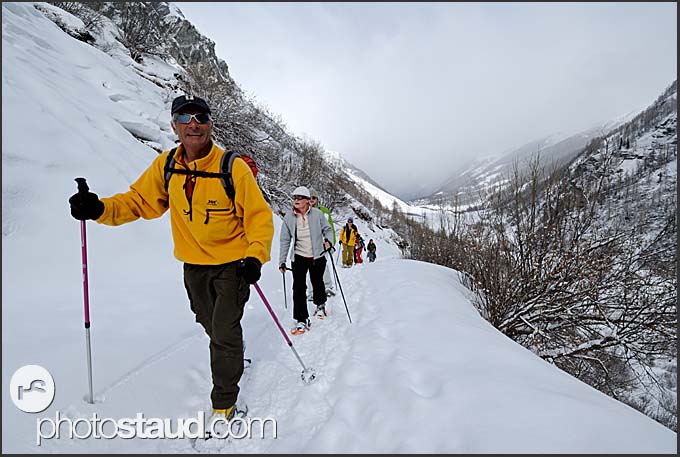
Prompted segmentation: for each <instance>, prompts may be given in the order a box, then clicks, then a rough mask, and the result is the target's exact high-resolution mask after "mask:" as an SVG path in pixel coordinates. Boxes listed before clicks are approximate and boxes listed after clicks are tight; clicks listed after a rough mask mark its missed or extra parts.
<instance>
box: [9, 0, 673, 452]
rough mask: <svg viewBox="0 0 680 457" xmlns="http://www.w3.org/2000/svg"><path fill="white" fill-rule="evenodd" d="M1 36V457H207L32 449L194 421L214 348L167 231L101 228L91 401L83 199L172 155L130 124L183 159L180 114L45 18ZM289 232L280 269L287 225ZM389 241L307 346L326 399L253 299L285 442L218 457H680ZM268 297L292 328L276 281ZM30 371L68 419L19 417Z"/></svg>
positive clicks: (13, 25) (97, 232) (249, 378)
mask: <svg viewBox="0 0 680 457" xmlns="http://www.w3.org/2000/svg"><path fill="white" fill-rule="evenodd" d="M2 20H3V28H2V29H3V32H2V33H3V37H2V40H3V51H4V52H3V76H2V77H3V81H2V90H3V100H2V103H3V106H2V108H3V114H4V115H3V125H2V129H3V140H2V141H3V155H2V165H3V189H2V210H3V252H2V255H3V257H2V263H3V277H2V282H3V284H2V285H3V288H2V289H3V292H2V293H3V295H2V300H3V307H2V317H3V320H2V325H3V328H2V330H3V332H2V339H3V340H2V342H3V348H2V351H3V367H2V385H3V396H4V398H5V399H6V400H7V401H4V402H3V405H2V419H3V421H2V424H3V425H2V437H3V444H2V446H3V452H74V453H99V452H185V451H186V452H194V451H195V449H194V448H193V447H191V445H190V443H189V442H188V441H186V440H173V439H129V440H127V439H84V440H80V439H68V438H65V437H63V436H62V438H61V439H56V438H55V439H50V440H45V441H44V442H43V444H42V446H40V447H38V446H36V444H35V443H36V422H37V420H38V419H41V418H52V419H54V417H55V414H56V412H57V411H59V412H60V413H61V414H62V416H67V417H69V418H71V419H76V418H85V419H87V418H90V417H91V416H92V414H93V413H94V412H96V413H97V414H98V417H99V418H114V419H118V418H126V417H127V418H134V417H135V416H136V414H137V413H143V414H144V415H145V417H147V418H150V417H156V418H172V419H177V418H181V417H192V416H193V417H195V416H196V414H197V411H199V410H204V409H206V408H208V407H209V401H208V398H209V390H210V371H209V363H208V341H207V338H206V336H205V335H204V334H203V332H202V330H201V329H200V327H199V326H198V324H196V323H195V322H194V318H193V315H192V313H191V311H190V309H189V305H188V301H187V298H186V293H185V291H184V288H183V285H182V276H181V275H182V271H181V270H182V267H181V264H180V263H179V262H177V261H176V260H175V259H174V258H173V257H172V245H171V238H170V227H169V221H168V218H167V216H164V217H162V218H160V219H158V220H154V221H139V222H136V223H133V224H127V225H124V226H121V227H116V228H112V227H104V226H101V225H99V224H96V223H92V222H88V223H87V230H88V232H87V233H88V249H89V275H90V304H91V320H92V329H91V330H92V349H93V354H92V355H93V372H94V387H95V397H96V400H97V401H96V403H95V404H94V405H89V404H87V403H85V402H84V401H83V398H84V396H85V395H86V393H87V371H86V365H85V363H86V359H85V337H84V329H83V305H82V303H83V297H82V282H81V258H80V229H79V224H78V223H77V222H76V221H75V220H73V219H72V218H71V216H70V215H69V211H68V204H67V200H68V197H69V196H70V195H71V194H73V193H74V192H75V190H76V187H75V182H74V181H73V179H74V178H75V177H78V176H84V177H86V178H88V182H89V184H90V187H91V189H92V190H93V191H94V192H97V193H99V194H100V195H102V196H104V195H110V194H112V193H114V192H119V191H124V190H125V189H126V188H127V186H128V185H129V184H130V183H131V182H132V181H133V180H134V179H135V178H136V177H137V176H138V175H139V173H141V171H142V170H143V169H144V168H145V167H146V166H147V164H148V163H149V162H150V161H151V160H152V159H153V158H154V157H155V154H156V153H155V152H154V151H153V150H152V149H150V148H149V147H147V146H145V145H144V144H142V143H141V142H140V141H138V140H137V139H135V138H134V137H133V136H132V134H131V133H130V131H129V130H128V129H126V128H124V127H123V126H122V125H121V122H120V121H121V120H123V121H126V122H127V123H128V125H130V123H132V124H135V125H136V124H143V125H146V126H147V127H148V129H147V131H153V132H157V133H158V140H159V141H158V142H159V143H160V144H162V143H163V142H165V141H169V140H170V137H169V133H168V129H169V127H168V126H167V123H166V122H167V121H168V120H169V119H168V115H167V111H168V110H167V108H168V107H167V106H165V103H164V102H163V100H166V98H165V94H162V93H159V92H158V90H159V89H158V87H157V86H156V85H154V84H152V83H150V82H149V81H147V80H146V79H143V78H141V77H139V76H138V74H137V73H136V71H133V70H132V69H131V68H129V67H124V66H122V65H121V63H120V61H118V60H114V59H112V58H110V57H109V56H107V55H105V54H104V53H102V52H100V51H97V50H95V49H94V48H92V47H90V46H88V45H85V44H83V43H81V42H79V41H77V40H75V39H73V38H71V37H70V36H68V35H66V34H64V33H63V32H62V31H61V30H60V29H59V28H57V27H56V26H55V25H54V24H53V23H52V22H50V21H48V20H47V19H45V18H44V17H43V16H42V15H41V14H40V13H39V12H38V11H37V10H35V9H34V8H33V6H32V5H31V4H16V3H14V4H13V3H3V5H2ZM357 223H358V225H359V229H360V230H361V231H363V232H367V231H368V229H367V227H365V226H363V225H362V224H361V221H357ZM275 225H276V234H275V238H274V248H273V249H272V257H273V258H276V256H277V255H278V233H279V232H278V230H279V228H280V220H279V219H278V218H276V219H275ZM368 233H369V236H370V232H368ZM377 237H378V235H377V234H376V236H375V238H377ZM377 241H378V260H377V262H376V263H372V264H368V263H364V264H362V265H359V266H356V267H354V268H352V269H341V268H339V269H338V274H339V276H340V281H341V284H342V288H343V291H344V295H345V298H346V299H347V305H348V308H349V311H350V313H351V317H352V321H353V323H351V324H350V323H349V320H348V318H347V315H346V312H345V307H344V305H343V301H342V297H340V296H336V297H333V298H332V299H331V301H330V304H329V308H330V312H331V316H330V317H329V318H328V319H326V320H324V321H322V322H315V323H314V324H313V328H312V331H311V332H309V333H307V334H305V335H303V336H301V337H299V338H296V339H295V340H294V343H295V346H296V348H297V350H298V351H299V353H300V355H301V357H302V358H303V360H304V361H305V363H306V364H307V365H309V366H312V367H314V368H315V369H316V371H317V372H318V374H319V377H318V380H317V381H316V382H315V383H314V384H312V385H309V386H305V385H303V384H302V383H301V381H300V378H299V374H300V366H299V365H298V362H297V360H296V359H295V357H294V356H293V354H292V352H291V351H290V349H289V348H288V347H287V346H286V344H285V342H284V340H283V338H282V337H281V335H280V334H279V333H278V331H277V328H276V326H275V325H274V323H273V321H272V320H271V318H270V316H269V315H268V313H267V311H266V309H265V308H264V306H263V304H262V303H261V301H260V299H259V297H258V296H257V295H256V294H255V292H254V291H252V293H251V299H250V301H249V303H248V305H247V309H246V313H245V317H244V321H243V324H244V332H245V340H246V345H247V350H246V352H247V356H248V357H250V358H252V359H253V365H252V366H251V367H250V368H248V369H247V371H246V374H245V376H244V378H243V380H242V396H241V400H242V401H243V402H245V403H247V405H248V407H249V415H250V416H251V417H273V418H275V419H276V421H277V426H278V438H277V439H265V440H260V439H244V440H241V441H235V442H231V443H226V442H219V441H216V440H211V441H212V442H208V443H207V445H206V446H205V447H204V450H207V451H210V450H222V451H236V452H281V453H293V452H303V453H306V452H313V451H316V452H357V451H366V452H428V451H429V452H577V453H579V452H602V453H605V452H606V453H616V452H621V453H623V452H648V453H652V452H658V453H675V451H676V434H675V433H673V432H671V431H670V430H668V429H666V428H664V427H663V426H661V425H659V424H657V423H656V422H654V421H652V420H650V419H649V418H647V417H645V416H644V415H642V414H640V413H638V412H637V411H635V410H633V409H631V408H629V407H627V406H625V405H623V404H622V403H619V402H617V401H615V400H613V399H611V398H609V397H607V396H605V395H603V394H601V393H599V392H597V391H596V390H594V389H592V388H590V387H589V386H587V385H585V384H583V383H581V382H579V381H578V380H576V379H574V378H572V377H570V376H569V375H567V374H565V373H563V372H562V371H560V370H558V369H557V368H555V367H553V366H551V365H549V364H547V363H546V362H544V361H543V360H541V359H539V358H538V357H536V356H534V355H533V354H532V353H530V352H529V351H527V350H525V349H523V348H522V347H520V346H519V345H517V344H515V343H514V342H512V341H510V340H509V339H508V338H506V337H505V336H503V335H501V334H500V333H498V332H497V331H496V330H495V329H493V328H492V327H491V326H490V325H489V324H488V323H487V322H485V321H484V320H483V319H481V317H480V316H479V315H478V313H477V312H476V311H475V309H474V308H473V306H472V305H471V304H470V301H469V300H468V298H467V297H466V291H465V289H464V288H463V287H462V286H461V285H460V284H459V283H458V280H457V275H456V273H455V272H454V271H452V270H450V269H446V268H442V267H437V266H434V265H429V264H423V263H419V262H413V261H405V260H401V259H399V258H398V253H397V252H395V251H394V250H393V249H394V248H392V247H391V245H388V244H387V243H386V242H383V241H382V240H381V239H379V238H377ZM287 281H288V282H287V286H288V287H289V288H290V281H291V278H290V275H289V276H288V278H287ZM260 284H261V286H262V288H263V290H264V293H265V294H266V296H267V297H268V299H269V301H270V302H271V305H272V306H273V308H274V310H275V311H276V313H277V314H278V316H279V318H280V319H281V320H282V322H283V323H284V326H285V327H288V326H289V325H290V323H291V320H290V318H289V317H288V316H289V313H290V311H291V310H290V307H289V308H288V309H285V308H284V305H283V284H282V277H281V274H280V273H279V272H278V270H277V269H276V266H275V262H269V263H267V264H266V265H265V266H264V269H263V277H262V279H261V280H260ZM288 300H289V306H290V291H289V294H288ZM27 364H38V365H42V366H44V367H45V368H47V369H48V370H49V371H50V372H51V373H52V375H53V377H54V379H55V383H56V397H55V400H54V402H53V403H52V405H51V406H50V407H49V408H48V409H47V410H46V411H44V412H42V413H38V414H27V413H23V412H21V411H19V410H18V409H17V408H15V406H14V405H13V403H12V402H11V401H9V393H8V391H7V390H8V387H9V383H10V378H11V376H12V374H13V373H14V372H15V370H17V369H18V368H19V367H21V366H23V365H27Z"/></svg>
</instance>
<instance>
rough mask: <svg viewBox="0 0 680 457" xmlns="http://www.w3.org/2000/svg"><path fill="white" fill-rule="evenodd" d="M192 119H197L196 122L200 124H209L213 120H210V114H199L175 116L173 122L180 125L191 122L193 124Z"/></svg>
mask: <svg viewBox="0 0 680 457" xmlns="http://www.w3.org/2000/svg"><path fill="white" fill-rule="evenodd" d="M191 119H196V122H198V123H199V124H207V123H208V122H210V121H211V120H212V119H211V118H210V114H208V113H197V114H189V113H182V114H175V115H174V116H172V120H173V121H175V122H176V123H178V124H188V123H189V122H191Z"/></svg>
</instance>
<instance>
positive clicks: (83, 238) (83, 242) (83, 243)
mask: <svg viewBox="0 0 680 457" xmlns="http://www.w3.org/2000/svg"><path fill="white" fill-rule="evenodd" d="M75 181H76V182H77V183H78V192H79V193H86V192H88V191H89V190H90V188H89V187H88V186H87V182H85V178H76V179H75ZM80 248H81V249H80V252H81V256H82V265H83V302H84V311H85V341H86V344H87V347H86V350H87V380H88V384H89V386H90V397H89V400H88V403H94V395H93V393H92V349H91V344H90V298H89V292H88V290H89V289H88V280H87V235H86V232H85V221H80Z"/></svg>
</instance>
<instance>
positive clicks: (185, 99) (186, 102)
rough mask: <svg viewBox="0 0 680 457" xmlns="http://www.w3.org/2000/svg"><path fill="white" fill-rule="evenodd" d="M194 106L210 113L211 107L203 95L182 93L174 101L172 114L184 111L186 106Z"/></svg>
mask: <svg viewBox="0 0 680 457" xmlns="http://www.w3.org/2000/svg"><path fill="white" fill-rule="evenodd" d="M189 106H194V107H196V108H198V109H200V110H201V112H202V113H208V114H210V107H209V106H208V104H207V103H206V101H205V100H203V99H202V98H201V97H195V96H193V95H180V96H179V97H177V98H176V99H174V100H173V101H172V109H171V111H170V114H175V113H178V112H180V111H182V110H183V109H184V108H187V107H189Z"/></svg>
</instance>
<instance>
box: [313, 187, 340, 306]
mask: <svg viewBox="0 0 680 457" xmlns="http://www.w3.org/2000/svg"><path fill="white" fill-rule="evenodd" d="M309 193H310V195H311V196H312V198H311V199H310V200H309V201H310V203H311V204H312V207H314V208H318V209H319V210H320V211H321V212H322V213H323V214H324V216H325V217H326V220H328V224H329V225H330V226H331V232H332V233H333V240H332V245H333V246H335V242H336V239H335V224H333V218H332V217H331V212H330V211H329V210H328V208H326V207H325V206H323V205H320V204H319V193H318V192H317V191H316V190H315V189H313V188H310V189H309ZM326 260H327V261H326V269H325V270H324V273H323V283H324V286H325V287H326V295H327V296H331V295H335V284H334V282H333V276H332V275H331V262H332V259H331V260H330V261H329V260H328V259H326ZM311 289H312V288H311V283H310V281H309V280H308V281H307V300H308V301H313V299H314V297H313V295H312V294H311Z"/></svg>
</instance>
